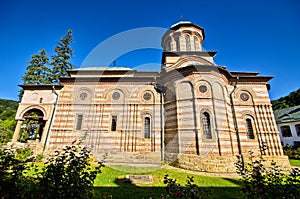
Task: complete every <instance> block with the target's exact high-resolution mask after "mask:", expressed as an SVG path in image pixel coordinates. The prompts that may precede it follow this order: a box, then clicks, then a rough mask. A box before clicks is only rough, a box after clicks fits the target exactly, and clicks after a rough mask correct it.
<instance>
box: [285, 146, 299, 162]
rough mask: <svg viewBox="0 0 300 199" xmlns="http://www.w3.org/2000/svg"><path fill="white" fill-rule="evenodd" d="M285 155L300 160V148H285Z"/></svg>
mask: <svg viewBox="0 0 300 199" xmlns="http://www.w3.org/2000/svg"><path fill="white" fill-rule="evenodd" d="M283 151H284V155H286V156H288V157H289V158H290V159H296V160H300V147H299V146H298V145H294V146H293V147H291V146H290V145H289V144H287V145H285V146H284V147H283Z"/></svg>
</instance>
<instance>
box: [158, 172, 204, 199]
mask: <svg viewBox="0 0 300 199" xmlns="http://www.w3.org/2000/svg"><path fill="white" fill-rule="evenodd" d="M187 178H188V179H187V182H186V184H185V186H181V185H180V184H179V183H177V180H176V179H172V178H169V176H168V174H166V175H165V176H164V184H166V185H167V186H166V191H167V193H168V195H167V196H166V198H181V199H198V198H199V199H200V198H206V197H207V198H209V197H208V196H209V195H210V193H209V192H208V191H207V190H204V189H201V188H200V187H198V186H197V185H196V184H194V179H193V177H189V176H188V177H187ZM162 198H164V197H162Z"/></svg>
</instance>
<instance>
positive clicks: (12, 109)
mask: <svg viewBox="0 0 300 199" xmlns="http://www.w3.org/2000/svg"><path fill="white" fill-rule="evenodd" d="M17 108H18V102H16V101H12V100H5V99H0V145H1V143H6V142H8V141H9V140H10V139H11V138H12V135H13V132H14V129H15V126H16V121H15V115H16V111H17Z"/></svg>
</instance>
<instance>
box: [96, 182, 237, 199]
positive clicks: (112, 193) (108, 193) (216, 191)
mask: <svg viewBox="0 0 300 199" xmlns="http://www.w3.org/2000/svg"><path fill="white" fill-rule="evenodd" d="M223 179H225V180H227V181H229V182H232V183H234V184H236V185H237V186H236V187H202V189H203V192H204V193H209V195H208V196H207V197H204V198H222V199H226V198H228V199H229V198H230V199H231V198H233V199H234V198H236V199H239V198H242V193H241V192H240V185H241V183H240V181H239V180H235V179H230V178H223ZM115 184H117V187H104V186H101V187H100V186H99V187H94V190H95V194H97V195H98V196H100V198H113V199H133V198H134V199H142V198H144V199H149V198H152V199H155V198H159V199H161V198H166V197H165V196H166V195H167V192H166V189H165V187H162V186H153V185H151V184H150V185H143V186H139V185H135V184H133V183H132V182H130V181H129V180H128V179H125V178H121V179H117V180H115ZM163 196H164V197H163Z"/></svg>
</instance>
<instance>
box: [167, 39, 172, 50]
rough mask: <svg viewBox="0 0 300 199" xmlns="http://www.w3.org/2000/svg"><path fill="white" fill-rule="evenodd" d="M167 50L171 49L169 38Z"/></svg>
mask: <svg viewBox="0 0 300 199" xmlns="http://www.w3.org/2000/svg"><path fill="white" fill-rule="evenodd" d="M167 51H172V43H171V40H169V41H168V45H167Z"/></svg>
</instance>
